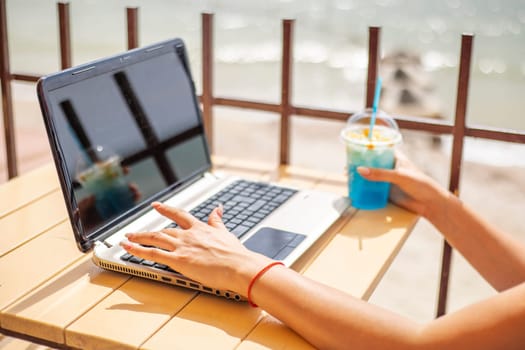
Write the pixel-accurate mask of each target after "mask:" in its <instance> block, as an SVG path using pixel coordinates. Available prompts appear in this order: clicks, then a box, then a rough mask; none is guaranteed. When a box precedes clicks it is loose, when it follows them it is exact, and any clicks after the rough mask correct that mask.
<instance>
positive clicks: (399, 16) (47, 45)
mask: <svg viewBox="0 0 525 350" xmlns="http://www.w3.org/2000/svg"><path fill="white" fill-rule="evenodd" d="M126 6H138V7H139V31H140V35H139V40H140V44H141V45H146V44H149V43H153V42H156V41H159V40H163V39H167V38H171V37H181V38H183V39H184V40H185V41H186V43H187V45H188V50H189V54H190V57H191V61H192V62H191V65H192V69H193V72H194V78H195V81H196V84H197V89H198V90H200V83H201V76H200V74H201V62H200V59H201V51H200V40H201V39H200V38H201V31H200V30H201V18H200V14H201V13H202V12H212V13H215V24H214V25H215V59H216V60H215V70H216V73H215V74H216V78H215V87H214V89H215V94H216V95H218V96H219V95H220V96H235V97H240V98H250V99H256V100H261V101H272V102H277V101H278V100H279V84H280V55H281V19H283V18H294V19H296V26H295V33H294V36H295V47H294V59H295V65H294V82H293V101H294V103H295V104H298V105H308V106H316V107H327V108H333V109H342V110H352V111H355V110H358V109H360V108H361V107H362V106H363V104H364V88H365V77H366V65H367V40H368V27H369V26H371V25H378V26H381V27H382V37H381V46H382V53H383V54H388V53H389V52H392V51H394V50H398V49H402V50H406V51H409V52H413V53H416V54H417V55H420V57H421V59H422V62H423V65H424V69H425V70H426V71H427V72H428V74H429V75H430V77H431V79H432V81H433V82H434V83H435V92H436V94H437V96H438V98H439V101H440V104H441V111H442V114H443V115H444V116H445V117H446V118H449V119H452V118H453V115H454V111H455V90H456V85H457V74H458V72H457V71H458V59H459V49H460V43H461V34H462V33H463V32H471V33H474V34H475V39H474V56H473V66H472V71H471V84H470V95H469V105H468V115H467V118H468V124H469V125H484V126H494V127H501V128H512V129H520V130H525V117H524V116H523V111H524V110H525V99H524V96H525V0H443V1H423V0H266V1H253V0H249V1H237V0H208V1H195V0H193V1H192V0H176V1H173V0H127V1H125V0H118V1H102V0H71V1H70V9H71V23H72V27H71V29H72V43H73V63H74V64H80V63H83V62H86V61H90V60H93V59H97V58H100V57H102V56H106V55H111V54H114V53H117V52H120V51H123V50H124V49H125V43H126V34H125V27H126V22H125V21H126V19H125V7H126ZM56 12H57V10H56V2H55V1H54V0H8V1H7V14H8V27H9V40H10V55H11V69H12V71H14V72H29V73H37V74H47V73H51V72H53V71H56V70H58V67H59V63H58V33H57V28H58V24H57V14H56ZM15 97H16V98H17V99H34V98H35V93H34V87H33V86H29V87H28V86H27V85H26V84H15ZM23 122H24V121H22V123H23ZM29 122H30V121H29ZM445 143H446V142H445ZM487 150H488V151H487ZM524 153H525V146H524V145H509V144H503V143H499V142H490V141H482V140H467V145H466V148H465V157H466V159H470V160H474V161H477V162H482V163H490V164H494V165H503V166H520V167H525V157H523V154H524Z"/></svg>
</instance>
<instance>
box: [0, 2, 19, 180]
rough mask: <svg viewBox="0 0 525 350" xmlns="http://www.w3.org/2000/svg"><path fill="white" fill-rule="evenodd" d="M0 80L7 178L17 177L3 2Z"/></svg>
mask: <svg viewBox="0 0 525 350" xmlns="http://www.w3.org/2000/svg"><path fill="white" fill-rule="evenodd" d="M0 22H1V23H0V40H1V41H2V42H1V43H0V79H1V88H2V111H3V114H4V118H3V121H4V137H5V149H6V156H7V176H8V178H9V179H12V178H13V177H16V176H17V175H18V165H17V159H16V143H15V122H14V117H13V116H14V112H13V96H12V94H11V78H12V77H11V70H10V67H9V45H8V41H7V14H6V4H5V0H0Z"/></svg>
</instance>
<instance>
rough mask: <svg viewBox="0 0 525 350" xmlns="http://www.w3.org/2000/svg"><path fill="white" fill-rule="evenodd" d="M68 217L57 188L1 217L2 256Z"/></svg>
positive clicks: (0, 247)
mask: <svg viewBox="0 0 525 350" xmlns="http://www.w3.org/2000/svg"><path fill="white" fill-rule="evenodd" d="M66 219H67V211H66V208H65V205H64V198H63V197H62V192H60V191H58V190H56V189H55V190H53V191H52V192H50V193H47V194H45V195H43V196H42V197H40V198H38V199H37V200H35V201H33V202H31V203H29V204H27V205H25V206H23V207H21V208H20V209H19V210H17V211H14V212H11V213H10V214H8V215H6V216H4V217H2V218H0V257H1V256H3V255H5V254H6V253H8V252H10V251H11V250H13V249H15V248H16V247H18V246H20V245H22V244H24V243H25V242H27V241H29V240H31V239H33V238H34V237H36V236H38V235H40V234H41V233H42V232H44V231H45V230H47V229H50V228H51V227H53V226H56V225H57V224H59V223H61V222H64V221H65V220H66Z"/></svg>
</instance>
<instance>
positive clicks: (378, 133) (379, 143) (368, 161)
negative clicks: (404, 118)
mask: <svg viewBox="0 0 525 350" xmlns="http://www.w3.org/2000/svg"><path fill="white" fill-rule="evenodd" d="M371 116H372V109H366V110H364V111H363V112H360V113H356V114H354V115H353V116H352V117H351V118H350V119H349V120H348V123H347V125H346V127H345V128H344V129H343V130H342V131H341V139H342V140H343V141H344V143H345V145H346V156H347V158H346V159H347V172H348V196H349V198H350V200H351V204H352V206H353V207H355V208H358V209H380V208H384V207H385V206H386V204H387V202H388V194H389V192H390V183H388V182H377V181H368V180H366V179H364V178H363V177H362V176H361V175H359V173H358V172H357V168H358V167H360V166H365V167H370V168H385V169H392V168H393V167H394V157H395V156H394V148H395V146H396V145H398V144H399V143H400V142H401V139H402V138H401V133H400V132H399V128H398V126H397V123H396V122H395V120H394V119H393V118H392V117H390V116H389V115H387V114H386V113H384V112H383V111H380V110H378V111H377V112H376V122H375V125H374V127H373V132H372V137H369V131H370V119H371Z"/></svg>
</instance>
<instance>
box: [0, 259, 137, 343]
mask: <svg viewBox="0 0 525 350" xmlns="http://www.w3.org/2000/svg"><path fill="white" fill-rule="evenodd" d="M129 278H131V277H130V276H128V275H124V274H120V273H116V272H109V271H104V270H102V269H100V268H99V267H97V266H95V264H93V262H92V261H91V255H90V254H87V255H85V256H84V257H83V258H82V259H80V261H78V262H77V263H75V264H73V265H72V266H71V267H70V268H68V269H66V270H65V271H64V272H62V273H60V274H59V275H57V276H55V277H54V278H52V279H51V280H49V281H48V282H46V283H44V284H43V285H42V286H41V287H39V288H37V289H36V290H35V291H33V292H31V293H29V294H28V295H27V296H24V297H23V298H22V299H21V300H20V301H18V302H16V303H15V304H13V305H12V306H10V307H9V308H7V309H6V310H4V311H3V313H2V318H1V324H2V328H4V329H8V330H12V331H16V332H18V333H24V334H27V335H30V336H33V337H36V338H40V339H45V340H47V341H50V342H54V343H59V344H64V343H65V338H64V329H65V328H66V327H67V326H68V325H69V324H71V323H72V322H73V321H75V320H76V319H78V318H79V317H80V316H81V315H83V314H84V313H86V312H87V311H88V310H89V309H91V308H92V307H93V306H95V305H96V304H97V303H98V302H100V301H101V300H103V299H104V298H105V297H106V296H108V295H109V294H110V293H112V292H113V290H114V289H117V288H118V287H119V286H121V285H122V284H123V283H124V282H126V281H127V280H128V279H129Z"/></svg>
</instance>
